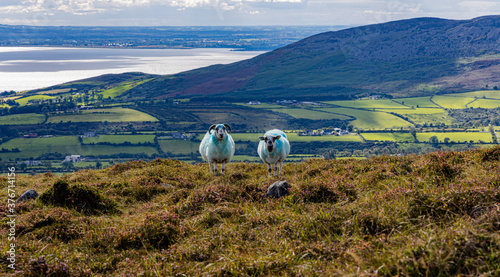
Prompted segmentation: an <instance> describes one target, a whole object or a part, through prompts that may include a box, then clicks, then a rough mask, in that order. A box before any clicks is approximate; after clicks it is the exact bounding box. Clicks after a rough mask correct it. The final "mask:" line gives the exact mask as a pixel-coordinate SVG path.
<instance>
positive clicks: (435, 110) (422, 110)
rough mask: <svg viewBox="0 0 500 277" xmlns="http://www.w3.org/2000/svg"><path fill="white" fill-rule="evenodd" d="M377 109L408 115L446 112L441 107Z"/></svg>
mask: <svg viewBox="0 0 500 277" xmlns="http://www.w3.org/2000/svg"><path fill="white" fill-rule="evenodd" d="M377 111H380V112H387V113H397V114H401V115H408V114H422V115H426V114H444V113H445V112H444V110H443V109H441V108H415V109H377Z"/></svg>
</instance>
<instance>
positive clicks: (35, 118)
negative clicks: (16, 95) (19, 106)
mask: <svg viewBox="0 0 500 277" xmlns="http://www.w3.org/2000/svg"><path fill="white" fill-rule="evenodd" d="M44 120H45V115H43V114H35V113H26V114H11V115H4V116H0V125H24V124H40V123H42V122H43V121H44Z"/></svg>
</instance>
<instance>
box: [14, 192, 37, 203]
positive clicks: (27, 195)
mask: <svg viewBox="0 0 500 277" xmlns="http://www.w3.org/2000/svg"><path fill="white" fill-rule="evenodd" d="M37 197H38V192H36V190H34V189H30V190H28V191H26V192H25V193H23V195H21V197H19V199H17V201H16V204H17V203H19V202H22V201H26V200H30V199H33V200H35V199H36V198H37Z"/></svg>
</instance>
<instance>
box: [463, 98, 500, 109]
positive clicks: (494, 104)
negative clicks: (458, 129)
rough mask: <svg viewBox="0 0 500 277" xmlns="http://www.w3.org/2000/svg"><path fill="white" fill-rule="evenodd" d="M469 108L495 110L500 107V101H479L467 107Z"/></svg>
mask: <svg viewBox="0 0 500 277" xmlns="http://www.w3.org/2000/svg"><path fill="white" fill-rule="evenodd" d="M467 106H468V107H469V108H485V109H495V108H499V107H500V100H493V99H477V100H476V101H474V102H472V103H470V104H469V105H467Z"/></svg>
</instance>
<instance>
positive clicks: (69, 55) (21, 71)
mask: <svg viewBox="0 0 500 277" xmlns="http://www.w3.org/2000/svg"><path fill="white" fill-rule="evenodd" d="M262 53H264V52H261V51H233V50H232V49H227V48H194V49H136V48H62V47H0V93H1V92H3V91H11V90H14V91H25V90H31V89H39V88H45V87H49V86H52V85H58V84H62V83H66V82H70V81H76V80H80V79H85V78H90V77H95V76H99V75H103V74H110V73H114V74H116V73H124V72H144V73H150V74H174V73H179V72H183V71H187V70H191V69H196V68H200V67H205V66H209V65H214V64H229V63H233V62H237V61H240V60H245V59H249V58H252V57H255V56H257V55H259V54H262Z"/></svg>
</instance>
